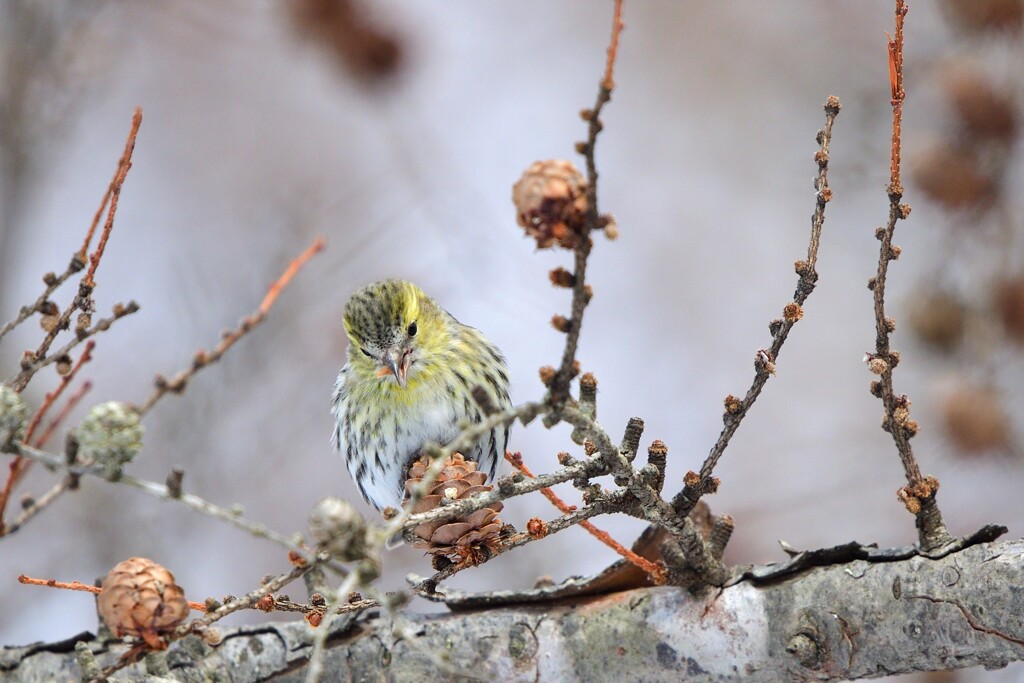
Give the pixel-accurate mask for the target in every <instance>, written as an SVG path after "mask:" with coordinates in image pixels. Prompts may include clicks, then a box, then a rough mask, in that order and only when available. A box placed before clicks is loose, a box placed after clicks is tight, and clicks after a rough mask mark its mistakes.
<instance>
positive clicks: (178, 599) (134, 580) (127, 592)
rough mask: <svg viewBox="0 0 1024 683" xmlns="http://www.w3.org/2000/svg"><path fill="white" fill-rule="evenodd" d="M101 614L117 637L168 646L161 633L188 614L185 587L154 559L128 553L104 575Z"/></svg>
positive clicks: (158, 646) (153, 645) (99, 601)
mask: <svg viewBox="0 0 1024 683" xmlns="http://www.w3.org/2000/svg"><path fill="white" fill-rule="evenodd" d="M97 602H98V603H99V612H100V616H101V617H102V618H103V623H105V624H106V625H107V626H108V627H109V628H110V630H111V631H113V632H114V635H115V636H117V637H118V638H121V637H123V636H134V637H136V638H141V639H142V640H144V641H145V642H146V644H147V645H149V646H150V647H151V648H153V649H155V650H162V649H164V648H166V647H167V644H166V642H165V641H164V639H163V638H162V637H161V634H163V633H167V632H168V631H171V630H173V629H174V627H176V626H177V625H178V624H180V623H181V622H183V621H184V620H185V618H186V617H187V616H188V611H189V606H188V602H187V601H186V600H185V591H184V590H183V589H182V588H181V587H180V586H178V585H177V584H176V583H174V574H172V573H171V572H170V571H168V570H167V569H165V568H164V567H162V566H160V565H159V564H157V563H156V562H154V561H153V560H148V559H146V558H144V557H131V558H129V559H127V560H125V561H124V562H121V563H119V564H117V565H115V566H114V568H113V569H111V570H110V572H109V573H108V574H107V576H106V578H104V579H103V585H102V587H101V591H100V595H99V598H98V599H97Z"/></svg>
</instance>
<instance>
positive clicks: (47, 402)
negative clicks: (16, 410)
mask: <svg viewBox="0 0 1024 683" xmlns="http://www.w3.org/2000/svg"><path fill="white" fill-rule="evenodd" d="M94 348H96V342H95V341H94V340H92V339H90V340H89V343H87V344H86V345H85V350H83V351H82V355H81V356H79V357H78V360H77V361H76V362H75V364H74V366H72V368H71V371H70V372H68V374H66V375H64V376H63V377H61V378H60V384H59V385H57V388H56V389H54V390H53V391H51V392H49V393H48V394H46V397H45V398H44V399H43V404H42V405H41V406H39V410H37V411H36V414H35V415H33V416H32V420H31V421H30V422H29V424H28V428H27V429H26V430H25V438H24V439H23V440H24V441H25V442H29V441H31V440H32V437H33V436H34V435H35V431H36V429H37V428H38V427H39V423H40V422H41V421H42V419H43V417H45V416H46V413H47V412H48V411H49V410H50V408H51V407H52V406H53V403H54V401H56V400H57V399H58V398H60V395H61V394H62V393H64V389H66V388H67V386H68V385H69V384H71V382H72V381H74V379H75V375H76V374H78V371H79V370H80V369H81V368H82V366H83V365H85V364H86V363H88V362H89V361H91V360H92V350H93V349H94ZM36 447H37V448H38V444H37V446H36Z"/></svg>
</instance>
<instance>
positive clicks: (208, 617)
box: [174, 558, 319, 638]
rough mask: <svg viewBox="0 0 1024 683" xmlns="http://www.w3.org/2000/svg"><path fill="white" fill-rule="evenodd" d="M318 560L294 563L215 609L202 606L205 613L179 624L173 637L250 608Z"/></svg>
mask: <svg viewBox="0 0 1024 683" xmlns="http://www.w3.org/2000/svg"><path fill="white" fill-rule="evenodd" d="M318 562H319V558H314V559H313V560H311V561H308V562H304V563H302V564H299V565H296V566H295V567H294V568H293V569H292V570H291V571H288V572H285V573H284V574H281V575H279V576H276V577H274V578H273V579H271V580H270V581H267V582H266V583H265V584H263V585H262V586H260V587H259V588H257V589H256V590H254V591H252V592H250V593H246V594H245V595H243V596H242V597H240V598H235V599H233V600H228V601H227V602H225V603H224V604H222V605H221V606H220V607H218V608H217V609H214V610H209V611H206V610H205V608H204V611H206V614H204V615H203V616H201V617H199V618H198V619H196V620H195V621H192V622H190V623H187V624H182V625H181V626H179V627H178V628H177V629H175V631H174V637H175V638H180V637H182V636H186V635H188V634H189V633H193V632H194V631H195V630H196V629H197V627H198V628H202V627H205V626H209V625H210V624H213V623H214V622H216V621H219V620H221V619H223V618H224V617H226V616H228V615H229V614H233V613H235V612H238V611H240V610H243V609H252V608H253V606H254V605H255V604H256V603H257V602H259V601H260V599H261V598H262V597H263V596H265V595H272V594H273V593H276V592H277V591H279V590H281V589H282V588H284V587H285V586H287V585H288V584H290V583H292V582H294V581H296V580H298V579H300V578H302V577H303V576H304V575H305V574H307V573H308V572H310V571H312V569H313V568H314V567H315V566H316V565H317V563H318Z"/></svg>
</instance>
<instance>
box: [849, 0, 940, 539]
mask: <svg viewBox="0 0 1024 683" xmlns="http://www.w3.org/2000/svg"><path fill="white" fill-rule="evenodd" d="M906 14H907V6H906V3H905V2H904V0H896V31H895V34H894V36H893V37H890V38H889V41H888V54H889V85H890V87H891V90H892V102H891V103H892V149H891V155H890V163H889V187H888V188H887V192H888V196H889V217H888V221H887V223H886V225H885V227H884V228H878V229H877V230H876V232H875V234H876V236H877V237H878V239H879V241H880V242H881V246H880V248H879V253H878V270H877V271H876V274H875V277H873V278H872V279H871V280H870V281H869V282H868V287H869V288H870V289H871V290H872V292H873V296H874V313H875V351H874V353H869V354H867V356H866V360H867V361H868V362H869V367H870V368H871V371H872V372H874V373H875V374H876V375H878V376H879V378H878V380H877V381H874V382H872V383H871V393H872V394H874V395H875V396H877V397H878V398H880V399H881V400H882V404H883V405H884V407H885V416H884V421H883V423H882V428H883V429H884V430H885V431H887V432H889V434H890V435H891V436H892V438H893V442H894V443H895V444H896V450H897V452H898V453H899V457H900V462H901V463H902V464H903V470H904V473H905V475H906V477H907V486H904V487H902V488H900V489H899V491H897V495H898V496H899V498H900V500H902V501H903V503H904V504H905V505H906V507H907V509H908V510H909V511H910V512H911V513H912V514H914V516H915V518H916V522H917V528H918V540H919V542H920V544H921V547H922V548H923V549H924V550H926V551H930V550H935V549H937V548H940V547H942V546H945V545H947V544H948V543H950V542H952V540H953V539H952V537H951V536H950V535H949V532H948V531H947V530H946V526H945V524H944V523H943V521H942V514H941V513H940V511H939V508H938V504H937V503H936V502H935V494H936V491H937V490H938V488H939V482H938V480H936V479H935V478H934V477H925V476H923V475H922V474H921V469H920V467H918V464H917V460H916V458H915V457H914V451H913V449H912V448H911V446H910V439H912V438H913V437H914V435H915V434H916V433H917V429H918V425H917V422H916V421H915V420H912V419H910V399H909V398H908V397H907V396H906V395H900V396H897V395H896V392H895V390H894V388H893V382H892V372H893V368H895V367H896V365H897V364H898V363H899V360H900V356H899V353H898V352H897V351H895V350H894V349H892V348H891V346H890V343H889V334H890V333H891V332H892V331H893V330H894V329H895V327H896V323H895V321H894V320H893V319H891V318H888V317H886V315H885V283H886V276H887V275H888V271H889V262H890V261H895V260H896V259H897V258H899V256H900V253H901V249H900V248H899V247H898V246H896V245H894V244H893V235H894V233H895V232H896V223H897V222H898V221H899V220H901V219H905V218H907V217H908V216H909V215H910V206H909V205H908V204H902V203H901V201H902V199H903V186H902V184H901V183H900V139H901V137H902V130H901V122H902V118H903V101H904V99H905V98H906V91H905V90H904V85H903V20H904V18H905V17H906Z"/></svg>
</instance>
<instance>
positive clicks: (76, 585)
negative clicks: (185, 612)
mask: <svg viewBox="0 0 1024 683" xmlns="http://www.w3.org/2000/svg"><path fill="white" fill-rule="evenodd" d="M18 583H23V584H25V585H27V586H45V587H46V588H62V589H64V590H69V591H83V592H85V593H92V594H94V595H99V594H100V593H102V592H103V589H102V588H100V587H99V586H92V585H89V584H87V583H81V582H79V581H58V580H57V579H36V578H33V577H31V576H26V575H24V574H22V575H20V576H19V577H18ZM187 602H188V606H189V608H191V609H194V610H195V611H197V612H205V611H206V605H205V604H203V603H201V602H192V601H191V600H189V601H187Z"/></svg>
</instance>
